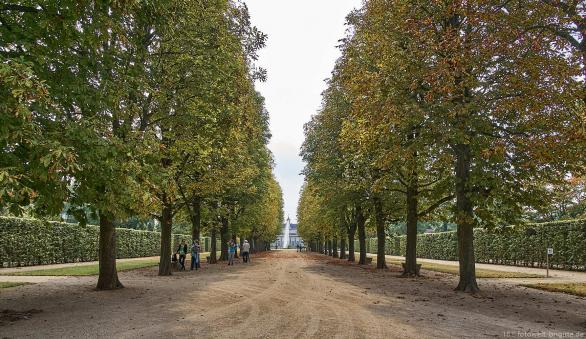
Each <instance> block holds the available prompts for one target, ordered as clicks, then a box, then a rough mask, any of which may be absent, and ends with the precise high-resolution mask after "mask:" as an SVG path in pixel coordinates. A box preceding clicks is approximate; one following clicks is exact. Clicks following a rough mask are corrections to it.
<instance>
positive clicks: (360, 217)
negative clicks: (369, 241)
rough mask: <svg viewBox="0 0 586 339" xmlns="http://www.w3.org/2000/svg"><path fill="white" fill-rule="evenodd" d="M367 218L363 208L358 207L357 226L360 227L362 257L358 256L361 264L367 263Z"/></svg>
mask: <svg viewBox="0 0 586 339" xmlns="http://www.w3.org/2000/svg"><path fill="white" fill-rule="evenodd" d="M365 223H366V220H365V219H364V214H362V208H361V207H360V206H358V207H356V227H357V228H358V246H360V257H359V258H358V264H359V265H365V264H366V229H365Z"/></svg>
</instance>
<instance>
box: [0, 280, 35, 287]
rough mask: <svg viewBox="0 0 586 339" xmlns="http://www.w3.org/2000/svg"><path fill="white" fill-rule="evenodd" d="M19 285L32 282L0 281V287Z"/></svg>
mask: <svg viewBox="0 0 586 339" xmlns="http://www.w3.org/2000/svg"><path fill="white" fill-rule="evenodd" d="M21 285H32V283H27V282H7V281H0V288H10V287H16V286H21Z"/></svg>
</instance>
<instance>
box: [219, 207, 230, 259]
mask: <svg viewBox="0 0 586 339" xmlns="http://www.w3.org/2000/svg"><path fill="white" fill-rule="evenodd" d="M229 240H230V235H229V234H228V218H224V217H222V228H221V229H220V248H221V250H222V252H221V253H220V261H224V260H228V241H229Z"/></svg>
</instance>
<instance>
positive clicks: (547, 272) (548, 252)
mask: <svg viewBox="0 0 586 339" xmlns="http://www.w3.org/2000/svg"><path fill="white" fill-rule="evenodd" d="M551 255H553V248H551V247H548V248H547V256H546V257H545V264H546V265H547V270H546V273H545V277H546V278H549V256H551Z"/></svg>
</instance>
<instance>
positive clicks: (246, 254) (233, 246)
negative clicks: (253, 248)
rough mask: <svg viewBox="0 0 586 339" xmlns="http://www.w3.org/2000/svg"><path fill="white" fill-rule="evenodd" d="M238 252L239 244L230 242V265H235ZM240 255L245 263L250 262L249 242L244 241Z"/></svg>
mask: <svg viewBox="0 0 586 339" xmlns="http://www.w3.org/2000/svg"><path fill="white" fill-rule="evenodd" d="M237 250H238V244H237V243H236V242H235V241H234V240H233V239H231V240H230V241H228V265H234V257H235V255H236V251H237ZM240 255H241V256H242V261H243V262H244V263H248V262H249V260H250V244H249V243H248V240H244V242H243V243H242V247H241V248H240Z"/></svg>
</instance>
